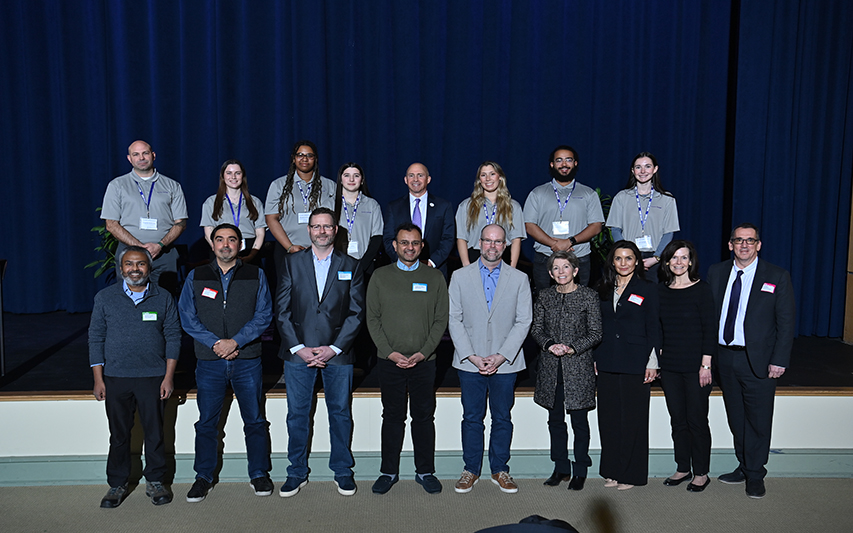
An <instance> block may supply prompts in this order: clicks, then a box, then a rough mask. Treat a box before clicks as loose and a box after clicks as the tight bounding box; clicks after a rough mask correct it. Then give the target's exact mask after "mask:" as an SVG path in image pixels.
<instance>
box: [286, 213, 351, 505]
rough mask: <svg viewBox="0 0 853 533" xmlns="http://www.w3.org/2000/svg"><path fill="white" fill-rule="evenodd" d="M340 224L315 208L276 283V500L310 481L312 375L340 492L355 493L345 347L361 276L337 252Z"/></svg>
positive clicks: (347, 348)
mask: <svg viewBox="0 0 853 533" xmlns="http://www.w3.org/2000/svg"><path fill="white" fill-rule="evenodd" d="M337 228H338V221H337V217H335V213H334V211H332V210H331V209H328V208H326V207H318V208H317V209H315V210H314V211H313V212H312V213H311V217H310V218H309V219H308V234H309V236H310V237H311V247H310V248H306V249H304V250H301V251H299V252H295V253H293V254H290V255H289V256H287V259H286V261H285V262H284V269H283V272H282V273H281V274H280V279H279V284H278V295H277V297H276V300H277V304H278V307H277V309H278V328H279V332H280V333H281V348H280V350H279V353H278V355H279V357H281V358H282V359H284V381H285V385H286V386H287V433H288V443H287V458H288V460H289V461H290V466H289V467H287V480H286V481H285V483H284V485H283V486H282V487H281V490H280V491H279V495H280V496H281V497H282V498H287V497H290V496H294V495H295V494H296V493H297V492H299V489H301V488H302V487H304V486H305V484H306V483H308V472H309V470H308V435H309V433H310V428H311V404H312V400H313V397H314V384H315V383H316V381H317V372H318V371H319V372H320V374H321V375H322V377H323V390H324V392H325V398H326V408H327V409H328V413H329V437H330V440H331V455H330V457H329V468H330V469H332V471H333V472H334V473H335V483H336V484H337V486H338V492H339V493H341V494H342V495H344V496H352V495H353V494H355V491H356V486H355V481H354V480H353V473H352V467H353V465H354V461H353V457H352V451H351V450H350V440H351V436H352V413H351V411H350V403H351V393H352V363H353V357H352V354H351V352H350V348H351V347H352V344H353V341H354V340H355V337H356V335H357V334H358V330H359V329H360V328H361V324H362V320H363V318H364V278H363V277H362V274H361V270H359V269H358V268H356V267H357V265H358V262H357V261H356V260H355V259H353V258H352V257H349V256H348V255H346V254H344V253H342V252H340V251H338V250H335V249H334V243H335V233H336V232H337Z"/></svg>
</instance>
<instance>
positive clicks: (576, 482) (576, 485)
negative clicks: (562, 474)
mask: <svg viewBox="0 0 853 533" xmlns="http://www.w3.org/2000/svg"><path fill="white" fill-rule="evenodd" d="M584 483H586V478H585V477H580V476H575V477H573V478H572V480H571V481H569V490H583V484H584Z"/></svg>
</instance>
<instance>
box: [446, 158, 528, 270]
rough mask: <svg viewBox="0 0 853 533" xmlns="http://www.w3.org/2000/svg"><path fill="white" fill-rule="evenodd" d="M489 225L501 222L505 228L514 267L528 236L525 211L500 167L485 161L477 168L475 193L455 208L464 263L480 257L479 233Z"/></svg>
mask: <svg viewBox="0 0 853 533" xmlns="http://www.w3.org/2000/svg"><path fill="white" fill-rule="evenodd" d="M489 224H500V225H501V226H502V227H503V228H504V230H506V240H507V242H508V243H509V247H508V248H509V264H510V266H512V267H515V266H516V265H517V264H518V257H519V256H520V255H521V241H522V239H524V238H526V237H527V231H526V230H525V229H524V212H523V211H522V209H521V205H520V204H519V203H518V202H516V201H515V200H513V199H512V196H510V194H509V189H508V188H507V186H506V174H505V173H504V171H503V169H502V168H501V166H500V165H499V164H497V163H495V162H494V161H483V163H482V164H481V165H480V167H479V168H478V169H477V178H476V179H475V180H474V192H472V193H471V197H470V198H466V199H464V200H463V201H462V203H461V204H459V208H458V209H456V248H457V250H458V251H459V258H460V259H461V260H462V266H466V265H469V264H471V263H472V262H474V261H476V260H477V258H478V257H480V232H481V231H483V228H484V227H486V226H488V225H489Z"/></svg>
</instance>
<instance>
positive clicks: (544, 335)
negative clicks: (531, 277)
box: [530, 286, 601, 410]
mask: <svg viewBox="0 0 853 533" xmlns="http://www.w3.org/2000/svg"><path fill="white" fill-rule="evenodd" d="M530 334H531V335H532V336H533V338H534V339H535V340H536V342H537V343H538V344H539V346H541V347H542V351H541V352H540V355H539V372H538V374H537V376H536V390H535V392H534V394H533V401H535V402H536V403H538V404H539V405H541V406H542V407H545V408H548V409H551V408H553V407H554V396H555V392H556V390H557V367H558V365H562V369H563V390H564V392H565V398H566V404H565V408H566V409H569V410H575V409H595V370H594V368H593V362H592V348H593V347H595V345H597V344H598V343H599V342H601V307H600V302H599V298H598V293H596V292H595V291H593V290H592V289H590V288H588V287H583V286H579V287H578V288H577V289H575V290H574V291H572V292H570V293H568V294H562V293H559V292H557V288H556V287H555V286H551V287H549V288H548V289H546V290H544V291H541V292H540V293H539V298H538V299H537V300H536V305H534V306H533V325H532V326H531V328H530ZM552 344H565V345H566V346H571V347H572V348H574V350H575V353H574V355H564V356H562V357H557V356H555V355H554V354H552V353H551V352H549V351H548V348H549V347H550V346H551V345H552Z"/></svg>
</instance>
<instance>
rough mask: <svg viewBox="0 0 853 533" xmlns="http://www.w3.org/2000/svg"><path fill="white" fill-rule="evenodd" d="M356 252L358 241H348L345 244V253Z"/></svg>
mask: <svg viewBox="0 0 853 533" xmlns="http://www.w3.org/2000/svg"><path fill="white" fill-rule="evenodd" d="M357 253H358V241H350V242H349V244H347V255H352V254H357Z"/></svg>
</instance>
